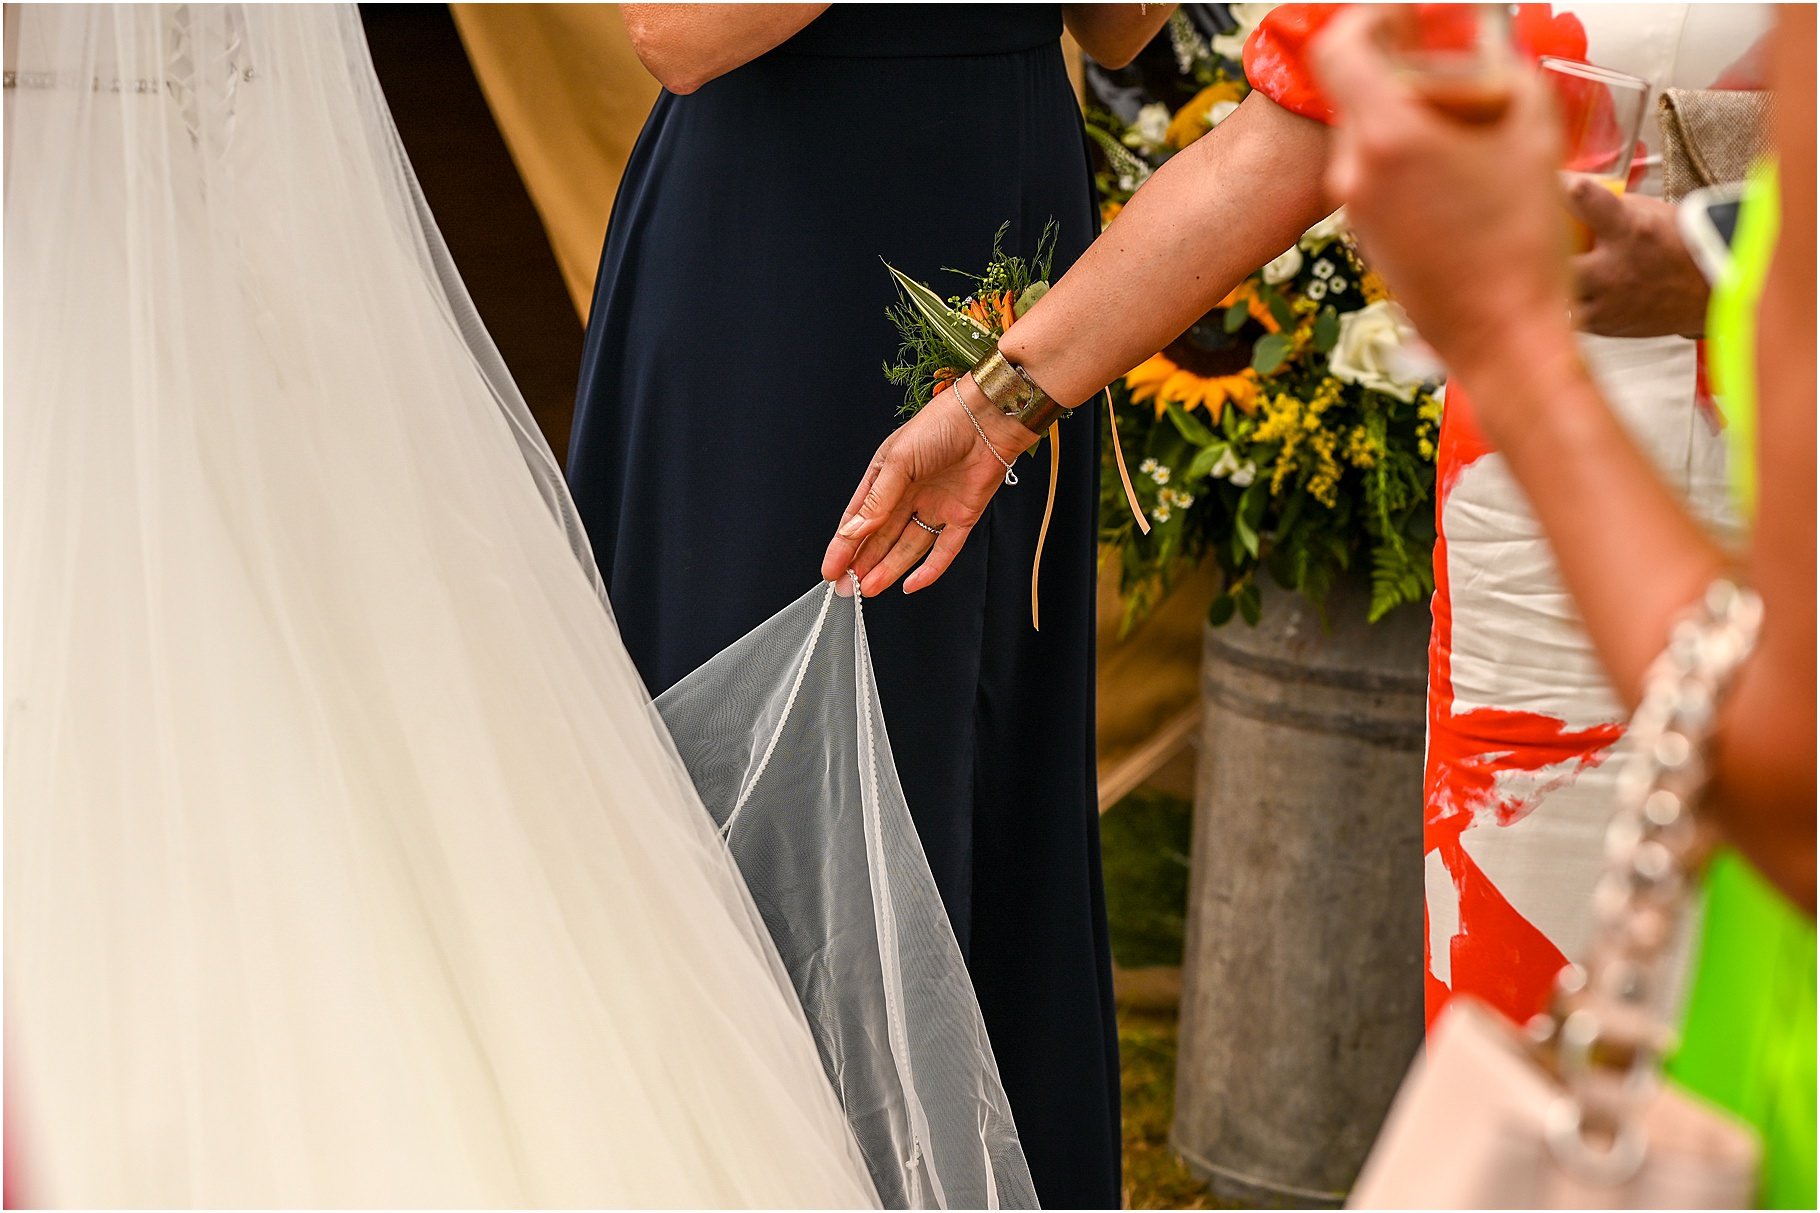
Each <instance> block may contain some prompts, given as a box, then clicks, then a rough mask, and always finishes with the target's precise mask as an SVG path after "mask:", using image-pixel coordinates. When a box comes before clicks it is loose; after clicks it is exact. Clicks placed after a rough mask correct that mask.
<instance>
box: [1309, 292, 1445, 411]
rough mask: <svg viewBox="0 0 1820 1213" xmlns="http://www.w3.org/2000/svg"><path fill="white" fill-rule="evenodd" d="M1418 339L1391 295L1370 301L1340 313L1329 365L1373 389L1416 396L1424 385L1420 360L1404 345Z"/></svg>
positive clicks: (1338, 374) (1339, 376) (1401, 396)
mask: <svg viewBox="0 0 1820 1213" xmlns="http://www.w3.org/2000/svg"><path fill="white" fill-rule="evenodd" d="M1415 340H1416V331H1415V329H1414V328H1413V327H1411V325H1410V323H1409V317H1407V316H1405V315H1404V314H1403V309H1402V308H1400V307H1398V306H1397V305H1396V304H1395V303H1393V302H1391V301H1390V300H1388V299H1380V300H1379V301H1378V302H1376V303H1373V304H1368V305H1367V306H1365V307H1362V308H1360V309H1359V310H1358V311H1356V312H1345V313H1342V314H1341V316H1340V338H1339V340H1338V341H1336V342H1335V343H1334V347H1333V352H1332V353H1331V354H1329V355H1327V369H1328V370H1329V371H1331V372H1332V373H1333V377H1334V378H1335V379H1339V380H1342V381H1344V382H1346V383H1356V384H1358V385H1359V386H1360V387H1363V388H1368V389H1370V390H1372V391H1378V392H1383V393H1385V394H1386V395H1390V396H1395V397H1396V398H1397V399H1398V400H1414V399H1415V397H1416V389H1417V388H1418V387H1420V386H1421V385H1422V374H1421V371H1420V367H1419V364H1418V363H1417V362H1416V361H1415V360H1414V359H1411V358H1410V357H1409V356H1408V354H1407V353H1406V352H1405V350H1404V347H1405V346H1406V345H1408V344H1410V343H1412V342H1414V341H1415Z"/></svg>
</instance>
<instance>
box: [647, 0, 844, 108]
mask: <svg viewBox="0 0 1820 1213" xmlns="http://www.w3.org/2000/svg"><path fill="white" fill-rule="evenodd" d="M827 7H828V6H827V5H825V4H622V5H620V6H619V15H620V17H621V19H622V20H624V21H625V23H626V32H627V33H628V34H630V35H631V36H632V49H633V50H634V51H636V52H638V58H639V61H640V62H641V63H643V64H644V65H645V70H646V71H648V72H650V73H651V74H652V75H653V76H655V77H657V82H658V83H659V84H661V85H663V86H664V87H665V88H667V89H669V90H670V91H671V92H673V93H692V92H694V91H695V90H696V89H698V88H700V87H701V86H702V85H704V84H706V83H707V82H708V81H710V80H712V79H714V78H715V77H717V76H724V75H726V74H727V73H728V72H730V71H732V70H733V69H734V68H736V67H739V66H740V65H742V64H746V63H750V62H751V61H752V60H754V59H756V58H758V57H759V56H760V55H762V54H764V53H765V52H766V51H768V50H770V49H772V48H773V47H775V46H779V45H782V44H783V43H784V42H786V41H788V40H789V38H790V37H791V36H792V35H794V34H795V33H796V32H797V31H799V30H801V29H802V28H803V27H804V26H806V25H808V24H809V22H811V21H813V20H815V19H816V18H817V17H819V16H821V15H822V13H823V11H824V10H826V9H827Z"/></svg>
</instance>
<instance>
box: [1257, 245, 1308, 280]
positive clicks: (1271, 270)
mask: <svg viewBox="0 0 1820 1213" xmlns="http://www.w3.org/2000/svg"><path fill="white" fill-rule="evenodd" d="M1301 270H1302V250H1301V249H1299V248H1297V247H1296V246H1295V245H1293V244H1292V245H1290V246H1289V247H1288V248H1286V249H1284V250H1283V253H1282V255H1281V256H1279V257H1277V258H1276V259H1275V260H1274V261H1272V262H1271V263H1270V264H1269V265H1267V266H1265V267H1264V281H1265V282H1268V283H1270V285H1272V286H1275V285H1277V284H1278V283H1279V282H1288V281H1289V280H1290V279H1291V278H1293V277H1295V276H1296V275H1297V274H1298V273H1300V272H1301Z"/></svg>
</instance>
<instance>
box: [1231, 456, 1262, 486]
mask: <svg viewBox="0 0 1820 1213" xmlns="http://www.w3.org/2000/svg"><path fill="white" fill-rule="evenodd" d="M1257 478H1258V465H1257V464H1255V463H1253V462H1252V461H1251V460H1249V459H1247V460H1246V461H1245V463H1244V466H1243V467H1241V468H1239V470H1238V471H1236V472H1234V473H1233V474H1232V475H1230V476H1228V477H1226V479H1228V480H1230V481H1232V483H1233V484H1235V485H1237V486H1238V487H1239V488H1242V489H1243V488H1250V487H1251V482H1252V481H1254V480H1256V479H1257Z"/></svg>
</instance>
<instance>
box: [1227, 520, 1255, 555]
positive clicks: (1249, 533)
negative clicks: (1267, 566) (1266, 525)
mask: <svg viewBox="0 0 1820 1213" xmlns="http://www.w3.org/2000/svg"><path fill="white" fill-rule="evenodd" d="M1232 527H1233V530H1234V531H1235V532H1236V533H1237V534H1238V537H1239V542H1240V543H1241V544H1243V545H1244V546H1245V550H1246V551H1247V552H1249V553H1251V556H1252V559H1254V560H1255V559H1256V558H1257V554H1258V533H1257V531H1256V530H1254V529H1252V525H1251V524H1250V523H1249V522H1246V521H1245V515H1244V514H1242V513H1240V514H1234V515H1233V516H1232Z"/></svg>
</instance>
